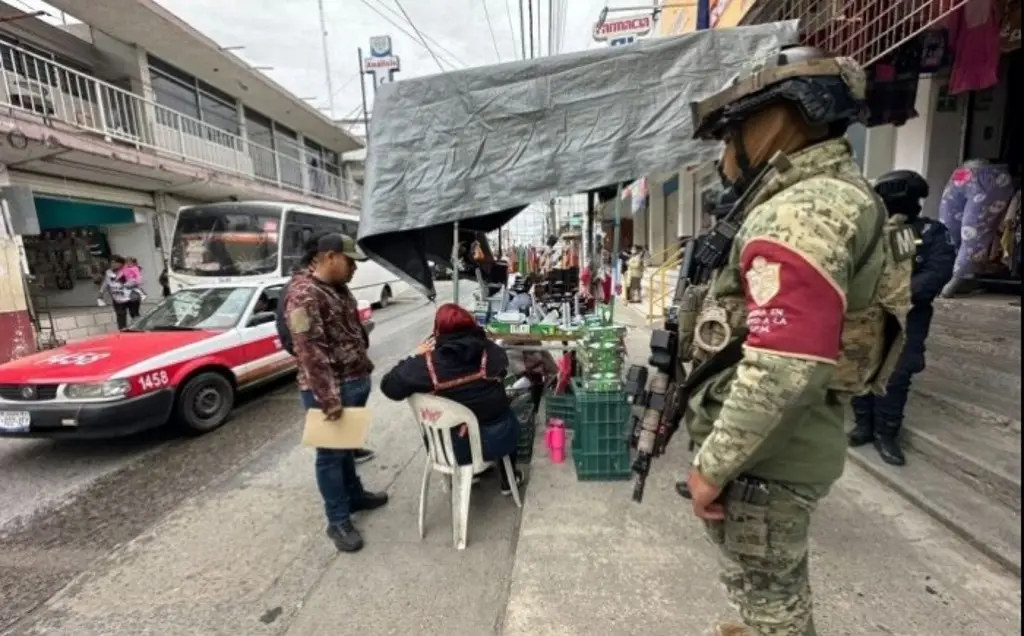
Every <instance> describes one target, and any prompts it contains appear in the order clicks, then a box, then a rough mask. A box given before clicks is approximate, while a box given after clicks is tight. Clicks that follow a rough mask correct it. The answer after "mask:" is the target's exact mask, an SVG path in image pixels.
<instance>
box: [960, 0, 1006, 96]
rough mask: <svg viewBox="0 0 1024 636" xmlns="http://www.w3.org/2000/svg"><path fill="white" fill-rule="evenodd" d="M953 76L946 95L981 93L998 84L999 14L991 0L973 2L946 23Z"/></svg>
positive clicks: (973, 0) (974, 0) (965, 5)
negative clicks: (947, 24)
mask: <svg viewBox="0 0 1024 636" xmlns="http://www.w3.org/2000/svg"><path fill="white" fill-rule="evenodd" d="M949 35H950V38H949V39H950V42H952V44H953V47H952V48H953V72H952V74H951V75H950V78H949V94H950V95H959V94H960V93H966V92H967V91H983V90H985V89H986V88H991V87H993V86H995V85H996V84H997V83H998V82H999V10H998V7H997V6H996V3H995V1H994V0H972V1H971V2H968V3H966V4H964V6H963V7H961V8H960V10H959V11H957V12H956V13H954V14H953V16H952V17H951V18H950V23H949Z"/></svg>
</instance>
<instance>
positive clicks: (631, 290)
mask: <svg viewBox="0 0 1024 636" xmlns="http://www.w3.org/2000/svg"><path fill="white" fill-rule="evenodd" d="M643 278H644V251H643V248H641V247H640V246H639V245H634V246H633V253H632V255H631V256H630V257H629V261H628V269H627V271H626V279H627V280H628V281H629V286H628V287H627V288H626V290H627V291H626V302H629V303H638V302H641V301H642V300H643V298H642V294H643V288H642V286H643Z"/></svg>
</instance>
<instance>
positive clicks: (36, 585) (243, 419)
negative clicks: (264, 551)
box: [0, 284, 468, 630]
mask: <svg viewBox="0 0 1024 636" xmlns="http://www.w3.org/2000/svg"><path fill="white" fill-rule="evenodd" d="M442 285H444V286H443V287H442V286H441V285H439V294H438V296H439V301H442V302H443V301H445V300H448V299H450V298H451V291H450V284H447V285H445V284H442ZM466 287H467V288H468V285H467V286H466ZM427 307H430V305H429V303H427V302H426V300H425V299H423V298H422V297H420V296H418V295H417V294H415V293H412V292H409V293H408V294H406V295H405V296H403V297H402V298H400V299H398V300H397V301H396V302H395V303H394V304H393V305H392V306H390V307H388V308H387V309H384V310H378V311H375V312H374V315H375V320H376V322H377V327H376V329H375V332H374V334H373V335H372V337H371V354H372V355H373V357H374V359H375V360H377V361H378V364H379V365H380V367H381V368H386V366H387V365H389V364H393V363H394V361H395V360H397V359H398V358H399V357H401V356H403V355H406V354H407V353H408V352H409V351H410V350H411V349H412V347H413V346H414V344H415V339H416V337H417V334H423V333H425V331H426V330H427V329H429V321H430V319H431V316H432V312H430V311H428V309H427ZM300 417H301V409H300V407H299V405H298V401H297V398H296V395H295V388H294V382H293V381H292V380H286V381H282V382H279V383H277V384H276V385H272V386H269V387H265V388H263V389H260V390H259V395H248V396H245V397H244V398H243V399H242V400H241V404H240V406H239V407H238V408H237V409H236V411H235V413H234V415H233V416H232V419H231V420H230V421H229V422H228V423H227V424H225V426H224V427H223V428H221V429H220V430H218V431H215V432H214V433H211V434H209V435H206V436H204V437H201V438H198V439H184V438H179V437H175V436H173V435H171V434H169V433H168V432H165V431H158V432H155V433H150V434H146V435H142V436H139V437H134V438H130V439H124V440H114V441H106V442H84V443H83V442H60V443H58V442H53V441H49V440H29V441H20V440H18V441H15V440H0V483H2V484H3V487H2V488H0V630H2V629H3V628H4V627H5V626H9V625H10V624H12V623H13V622H14V621H16V620H17V619H19V618H20V617H22V616H24V615H25V614H26V613H28V612H30V611H32V610H33V608H35V607H36V606H37V605H39V604H40V603H42V602H43V601H45V600H46V599H47V598H49V597H50V596H52V595H53V594H54V593H56V592H57V591H59V590H60V588H61V587H62V586H64V585H65V584H66V583H67V582H68V581H69V580H71V579H72V578H73V577H74V576H75V575H77V574H78V573H80V572H82V571H83V570H85V569H87V568H88V567H89V566H90V565H91V564H93V563H94V562H95V561H96V559H98V558H101V557H103V556H105V555H106V554H108V553H109V552H110V550H111V549H113V548H114V547H115V546H117V545H119V544H123V543H124V542H126V541H129V540H131V539H133V538H134V537H136V536H138V535H139V533H141V532H143V531H144V530H146V529H147V528H148V527H149V526H150V525H152V524H153V523H154V522H155V521H157V520H158V519H160V518H162V517H164V516H165V515H167V514H168V513H169V512H171V511H172V510H174V509H175V508H177V507H178V506H180V505H181V504H182V503H183V502H185V501H186V500H188V499H189V498H190V497H192V496H193V495H195V494H196V493H197V492H199V491H201V490H203V489H204V488H207V487H208V486H209V485H210V484H212V483H215V482H217V481H218V480H220V479H224V478H226V476H228V475H232V474H234V473H236V472H237V471H238V470H239V468H241V467H242V466H246V465H248V464H249V463H250V462H251V461H252V460H253V458H255V457H261V456H266V455H267V454H268V453H269V454H270V455H272V454H273V452H274V448H275V446H274V444H275V443H278V444H280V443H282V442H283V444H284V446H285V447H288V448H291V447H294V446H295V436H296V435H297V434H298V433H297V429H296V426H297V423H298V421H299V419H300ZM311 474H312V472H311V469H309V470H305V471H303V476H305V477H308V476H311Z"/></svg>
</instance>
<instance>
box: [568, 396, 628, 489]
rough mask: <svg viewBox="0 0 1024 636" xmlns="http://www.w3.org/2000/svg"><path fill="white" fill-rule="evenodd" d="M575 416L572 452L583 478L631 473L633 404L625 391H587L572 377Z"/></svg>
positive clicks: (618, 477)
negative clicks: (630, 444)
mask: <svg viewBox="0 0 1024 636" xmlns="http://www.w3.org/2000/svg"><path fill="white" fill-rule="evenodd" d="M573 396H574V397H575V400H576V419H575V426H574V431H573V437H572V456H573V463H574V464H575V466H576V477H577V478H578V479H579V480H581V481H618V480H627V479H629V478H630V477H631V465H632V462H631V459H630V454H629V437H628V431H627V430H626V428H627V426H628V424H629V416H630V405H629V402H628V399H627V396H626V394H625V392H623V391H601V392H593V391H584V390H583V389H582V385H581V384H580V383H579V382H578V381H575V380H574V381H573Z"/></svg>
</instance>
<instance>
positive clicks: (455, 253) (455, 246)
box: [452, 221, 461, 305]
mask: <svg viewBox="0 0 1024 636" xmlns="http://www.w3.org/2000/svg"><path fill="white" fill-rule="evenodd" d="M452 226H453V227H454V228H455V229H454V230H453V234H452V296H453V299H454V300H453V302H454V303H455V304H457V305H458V304H461V303H459V222H458V221H456V222H455V223H453V224H452Z"/></svg>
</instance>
